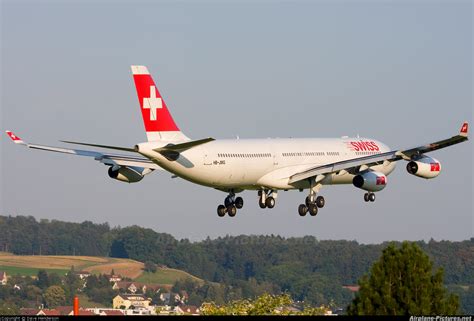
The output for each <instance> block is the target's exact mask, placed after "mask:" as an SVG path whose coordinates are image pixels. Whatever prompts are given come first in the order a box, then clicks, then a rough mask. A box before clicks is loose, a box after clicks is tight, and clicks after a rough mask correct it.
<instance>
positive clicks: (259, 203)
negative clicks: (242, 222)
mask: <svg viewBox="0 0 474 321" xmlns="http://www.w3.org/2000/svg"><path fill="white" fill-rule="evenodd" d="M258 205H260V208H266V207H267V205H265V202H262V200H260V201H258Z"/></svg>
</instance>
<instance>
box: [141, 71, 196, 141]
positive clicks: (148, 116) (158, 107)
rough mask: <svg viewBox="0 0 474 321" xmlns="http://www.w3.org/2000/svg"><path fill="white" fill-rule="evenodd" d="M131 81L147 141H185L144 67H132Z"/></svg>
mask: <svg viewBox="0 0 474 321" xmlns="http://www.w3.org/2000/svg"><path fill="white" fill-rule="evenodd" d="M132 73H133V80H134V82H135V87H136V89H137V95H138V101H139V103H140V109H141V112H142V116H143V122H144V124H145V130H146V133H147V137H148V140H149V141H155V140H183V139H187V137H186V136H184V135H183V134H182V133H181V131H180V130H179V128H178V126H176V123H175V122H174V120H173V117H172V116H171V114H170V112H169V110H168V107H167V106H166V103H165V101H164V100H163V98H162V97H161V94H160V92H159V90H158V88H157V87H156V85H155V82H154V81H153V78H152V77H151V75H150V73H149V72H148V69H147V68H146V67H145V66H132Z"/></svg>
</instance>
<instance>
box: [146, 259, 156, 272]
mask: <svg viewBox="0 0 474 321" xmlns="http://www.w3.org/2000/svg"><path fill="white" fill-rule="evenodd" d="M144 270H145V271H146V272H151V273H155V272H156V264H155V263H153V262H150V261H146V262H145V266H144Z"/></svg>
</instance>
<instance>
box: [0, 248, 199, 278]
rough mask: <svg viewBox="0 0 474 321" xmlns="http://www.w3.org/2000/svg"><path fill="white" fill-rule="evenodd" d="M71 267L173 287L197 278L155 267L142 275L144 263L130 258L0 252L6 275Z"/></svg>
mask: <svg viewBox="0 0 474 321" xmlns="http://www.w3.org/2000/svg"><path fill="white" fill-rule="evenodd" d="M72 266H74V269H75V270H76V271H82V270H83V271H88V272H90V273H93V274H110V272H111V271H112V270H114V272H115V274H119V275H121V276H124V277H128V278H131V279H132V280H135V281H137V282H144V283H159V284H173V283H174V282H176V281H177V280H183V279H186V278H191V279H193V280H195V281H197V282H200V283H201V282H203V281H202V280H201V279H199V278H197V277H195V276H193V275H191V274H189V273H186V272H184V271H181V270H175V269H168V268H158V269H157V271H156V272H155V273H150V272H144V271H143V267H144V264H143V263H141V262H138V261H134V260H130V259H116V258H108V257H94V256H56V255H42V256H41V255H14V254H11V253H4V252H0V270H2V271H5V272H7V274H9V275H16V274H20V275H24V276H35V275H37V273H38V270H40V269H44V270H46V271H47V272H48V273H58V274H61V275H64V274H65V273H66V272H67V271H69V270H70V269H71V267H72Z"/></svg>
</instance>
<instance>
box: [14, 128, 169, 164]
mask: <svg viewBox="0 0 474 321" xmlns="http://www.w3.org/2000/svg"><path fill="white" fill-rule="evenodd" d="M6 133H7V135H8V136H9V137H10V139H11V140H12V141H13V142H14V143H15V144H19V145H24V146H26V147H28V148H32V149H39V150H45V151H49V152H57V153H63V154H71V155H77V156H87V157H93V158H94V160H96V161H99V162H101V163H103V164H105V165H111V166H115V165H119V166H134V167H142V168H149V169H152V170H155V169H162V168H161V167H159V166H158V165H156V164H155V163H153V162H152V161H151V160H149V159H147V158H143V157H137V156H130V155H119V154H104V153H99V152H96V151H90V150H82V149H66V148H60V147H52V146H45V145H36V144H28V143H25V142H24V141H23V140H22V139H21V138H20V137H18V136H16V135H15V134H14V133H12V132H11V131H8V130H7V131H6ZM97 147H99V146H97ZM124 150H125V149H124Z"/></svg>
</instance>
